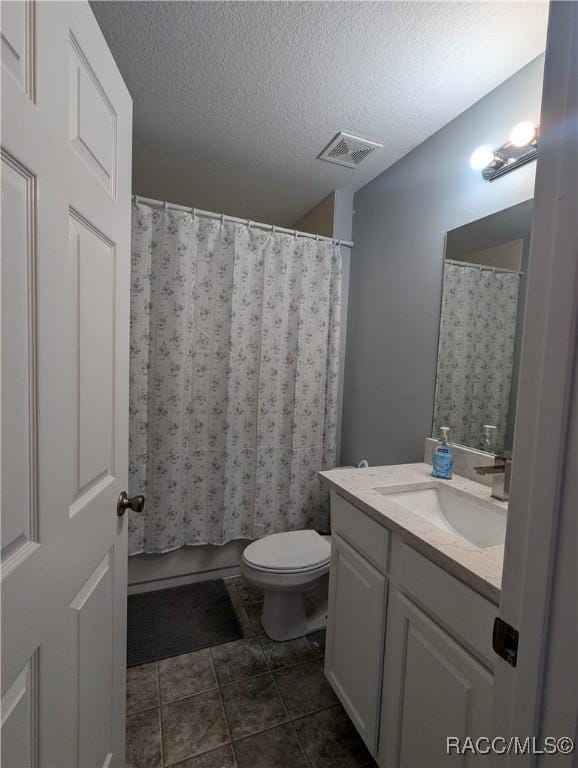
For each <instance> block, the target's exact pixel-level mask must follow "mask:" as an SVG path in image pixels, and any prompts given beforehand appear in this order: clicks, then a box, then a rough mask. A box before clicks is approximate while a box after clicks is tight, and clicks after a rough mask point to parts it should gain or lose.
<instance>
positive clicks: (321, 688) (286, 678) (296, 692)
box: [274, 659, 337, 717]
mask: <svg viewBox="0 0 578 768" xmlns="http://www.w3.org/2000/svg"><path fill="white" fill-rule="evenodd" d="M274 676H275V680H276V682H277V686H278V688H279V691H280V693H281V698H282V699H283V701H284V702H285V705H286V706H287V709H288V710H289V714H290V715H291V717H301V716H302V715H308V714H309V713H311V712H316V711H317V710H319V709H325V708H326V707H330V706H332V705H333V704H337V698H336V696H335V694H334V693H333V689H332V688H331V686H330V685H329V683H328V682H327V679H326V678H325V675H324V673H323V669H322V667H321V664H320V663H319V660H318V659H315V661H310V662H308V663H307V664H300V665H299V666H297V667H289V668H288V669H280V670H277V671H276V672H275V673H274Z"/></svg>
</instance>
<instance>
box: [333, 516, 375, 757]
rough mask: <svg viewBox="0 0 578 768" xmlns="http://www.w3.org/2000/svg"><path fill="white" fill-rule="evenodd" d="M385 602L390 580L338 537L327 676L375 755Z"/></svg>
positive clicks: (334, 540) (334, 546)
mask: <svg viewBox="0 0 578 768" xmlns="http://www.w3.org/2000/svg"><path fill="white" fill-rule="evenodd" d="M360 514H361V513H360ZM386 602H387V577H386V576H384V575H383V574H381V573H379V571H378V570H377V569H376V568H374V567H373V565H371V564H370V563H369V562H368V561H367V560H365V559H364V558H363V557H362V556H361V555H360V554H358V553H357V552H356V551H355V550H354V549H353V548H352V547H351V546H349V544H347V543H346V542H345V541H344V540H343V539H342V538H341V537H340V536H339V535H338V534H335V533H334V534H333V537H332V557H331V575H330V582H329V611H328V621H327V644H326V651H325V674H326V676H327V678H328V680H329V682H330V683H331V685H332V686H333V689H334V690H335V692H336V694H337V695H338V697H339V699H340V700H341V703H342V704H343V706H344V707H345V709H346V711H347V713H348V714H349V716H350V717H351V719H352V721H353V723H354V724H355V726H356V727H357V730H358V731H359V733H360V734H361V736H362V738H363V740H364V741H365V743H366V745H367V747H368V749H369V750H370V751H371V752H372V754H375V752H376V750H377V736H378V726H379V712H380V698H381V677H382V668H383V643H384V629H385V615H386V607H387V606H386Z"/></svg>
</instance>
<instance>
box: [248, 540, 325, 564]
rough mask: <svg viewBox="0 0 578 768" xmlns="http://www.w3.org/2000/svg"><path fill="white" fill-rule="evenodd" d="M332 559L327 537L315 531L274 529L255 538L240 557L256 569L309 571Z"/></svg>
mask: <svg viewBox="0 0 578 768" xmlns="http://www.w3.org/2000/svg"><path fill="white" fill-rule="evenodd" d="M330 560H331V545H330V543H329V540H328V538H327V537H323V536H320V535H319V534H318V533H317V532H316V531H288V532H286V533H274V534H272V535H271V536H265V538H263V539H259V540H258V541H254V542H253V543H252V544H249V546H248V547H247V548H246V549H245V551H244V552H243V561H244V562H245V563H246V564H247V565H248V566H250V567H251V568H253V569H255V570H257V571H264V572H274V573H308V572H310V571H316V570H318V569H319V568H322V567H324V566H326V565H327V564H328V563H329V561H330Z"/></svg>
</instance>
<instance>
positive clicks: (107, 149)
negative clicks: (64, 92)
mask: <svg viewBox="0 0 578 768" xmlns="http://www.w3.org/2000/svg"><path fill="white" fill-rule="evenodd" d="M69 114H70V141H71V143H72V146H73V148H74V151H75V152H76V153H77V154H78V156H79V157H81V158H82V160H83V161H84V163H86V166H87V168H89V169H90V171H91V172H92V173H93V174H94V176H95V178H97V179H98V180H99V182H100V183H101V184H102V185H103V187H104V188H105V189H106V190H107V192H110V193H111V195H113V196H114V194H115V169H116V162H117V158H116V149H117V147H116V122H117V115H116V112H115V110H114V107H113V106H112V104H111V102H110V99H109V98H108V96H107V94H106V91H105V89H104V88H103V86H102V84H101V82H100V81H99V79H98V77H97V76H96V74H95V73H94V70H93V69H92V67H91V65H90V63H89V59H88V58H87V56H86V54H85V53H84V51H83V50H82V48H81V47H80V43H79V42H78V40H77V39H76V38H75V37H74V35H73V34H71V36H70V104H69Z"/></svg>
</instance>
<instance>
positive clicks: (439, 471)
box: [431, 427, 454, 480]
mask: <svg viewBox="0 0 578 768" xmlns="http://www.w3.org/2000/svg"><path fill="white" fill-rule="evenodd" d="M449 431H450V429H449V427H440V432H441V438H440V441H439V443H438V444H437V445H436V447H435V448H434V452H433V456H432V472H431V473H432V475H433V477H439V478H440V479H442V480H451V479H452V469H453V466H454V456H453V451H452V447H451V445H450V444H449V443H448V432H449Z"/></svg>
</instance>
